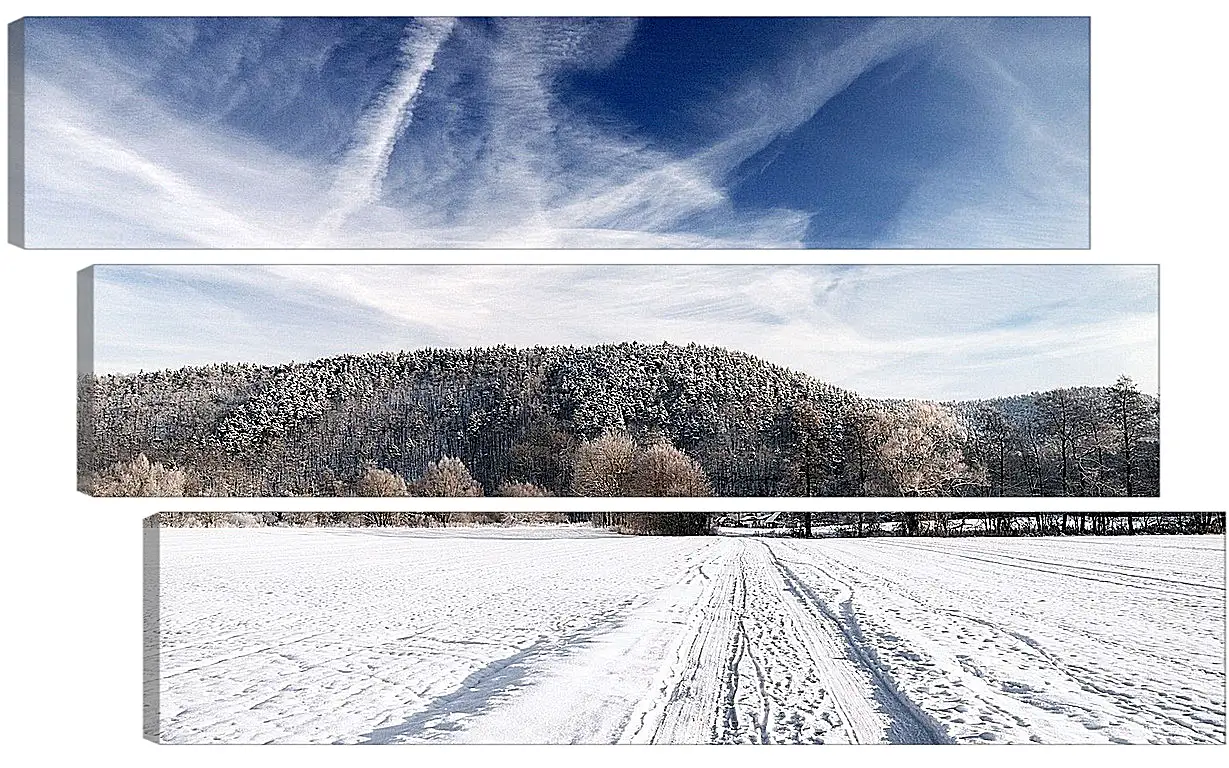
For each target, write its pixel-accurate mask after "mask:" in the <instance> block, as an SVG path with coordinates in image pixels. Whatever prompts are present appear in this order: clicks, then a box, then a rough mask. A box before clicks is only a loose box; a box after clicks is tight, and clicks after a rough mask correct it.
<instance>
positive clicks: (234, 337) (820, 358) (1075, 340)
mask: <svg viewBox="0 0 1229 768" xmlns="http://www.w3.org/2000/svg"><path fill="white" fill-rule="evenodd" d="M1156 277H1157V272H1156V269H1155V268H1154V267H1126V266H1123V267H1115V266H986V267H975V266H934V267H931V266H911V267H886V266H885V267H869V266H867V267H845V266H804V265H799V266H718V265H705V266H678V265H675V266H532V267H531V266H512V265H488V266H415V267H410V266H393V265H383V266H370V267H356V266H265V267H257V266H242V267H221V266H216V267H186V266H185V267H125V266H106V267H99V268H98V273H97V288H96V306H97V333H98V336H97V344H98V346H97V361H98V363H97V364H98V369H99V370H100V371H132V370H137V369H139V368H144V369H156V368H163V367H177V366H181V365H187V364H202V363H207V362H220V361H231V362H238V361H244V362H261V363H271V362H284V361H287V360H292V359H293V360H300V361H302V360H308V359H314V358H317V357H324V356H328V355H336V354H343V353H362V352H376V351H387V350H396V349H416V348H422V347H428V346H449V347H470V346H491V345H495V344H509V345H514V346H533V345H539V344H540V345H551V344H576V345H587V344H600V343H614V342H622V341H633V340H634V341H640V342H644V343H657V342H661V341H669V342H672V343H677V344H685V343H688V342H696V343H700V344H710V345H716V346H722V347H727V348H732V349H739V350H742V351H745V352H748V353H751V354H754V355H757V356H760V357H763V358H765V359H767V360H770V361H772V362H775V363H778V364H781V365H787V366H790V367H792V368H794V369H796V370H800V371H804V372H806V373H810V374H812V375H814V376H817V377H818V378H820V379H823V380H825V381H828V382H831V383H833V384H837V385H840V386H844V387H848V388H851V389H854V390H856V391H858V392H862V393H864V394H867V395H873V396H883V397H927V398H935V399H953V398H972V397H988V396H996V395H1005V394H1013V393H1019V392H1028V391H1033V390H1041V389H1049V388H1053V387H1059V386H1075V385H1084V384H1088V385H1094V384H1108V383H1112V382H1113V380H1114V379H1115V378H1116V377H1117V376H1118V375H1119V374H1121V373H1128V374H1129V375H1131V376H1133V377H1134V378H1135V379H1136V380H1137V381H1138V382H1139V383H1140V384H1141V386H1142V387H1143V388H1145V389H1146V390H1149V391H1155V388H1156V382H1157V354H1158V353H1157V342H1158V335H1157V333H1158V330H1157V329H1158V327H1157V314H1156V308H1157V304H1156V302H1157V280H1156ZM169 307H174V309H175V311H174V312H170V311H168V308H169Z"/></svg>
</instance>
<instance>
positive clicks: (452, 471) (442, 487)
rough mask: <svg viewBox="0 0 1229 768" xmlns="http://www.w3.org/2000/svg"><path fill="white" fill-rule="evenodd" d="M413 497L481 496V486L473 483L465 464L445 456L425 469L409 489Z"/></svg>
mask: <svg viewBox="0 0 1229 768" xmlns="http://www.w3.org/2000/svg"><path fill="white" fill-rule="evenodd" d="M411 495H413V496H481V495H482V486H481V485H479V484H478V483H477V482H475V481H474V478H473V477H472V476H471V475H470V473H469V468H467V467H466V466H465V462H463V461H461V460H460V459H458V458H456V457H449V456H445V457H444V458H442V459H440V460H439V461H437V462H433V463H432V464H431V465H429V466H428V467H427V471H426V472H424V473H423V476H422V477H421V478H419V479H418V481H417V482H415V483H414V485H413V487H412V488H411Z"/></svg>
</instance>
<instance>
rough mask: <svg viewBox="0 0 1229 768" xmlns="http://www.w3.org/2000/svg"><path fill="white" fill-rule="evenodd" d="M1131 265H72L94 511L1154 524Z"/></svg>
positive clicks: (1149, 384) (1149, 296)
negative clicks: (892, 517) (912, 510)
mask: <svg viewBox="0 0 1229 768" xmlns="http://www.w3.org/2000/svg"><path fill="white" fill-rule="evenodd" d="M1158 274H1159V273H1158V268H1157V267H1156V266H1155V265H969V264H964V265H910V266H892V265H879V266H867V265H764V264H759V265H688V266H682V265H571V266H559V265H502V264H501V265H448V266H439V265H436V266H432V265H365V266H364V265H311V266H308V265H288V266H286V265H284V266H272V265H267V266H262V265H193V266H186V265H184V266H166V265H163V266H159V265H97V266H94V267H90V268H89V269H86V270H84V271H82V272H81V273H80V279H79V290H80V296H81V302H80V304H81V309H80V311H81V318H80V320H81V322H80V327H81V338H80V350H79V356H78V357H79V366H78V368H79V380H78V388H79V390H78V391H79V400H78V420H79V430H78V478H77V482H78V488H79V489H80V490H82V491H83V492H85V493H88V494H91V495H95V496H150V495H159V496H195V495H201V496H401V495H417V496H481V495H486V496H492V495H502V496H603V497H614V496H743V497H772V496H845V497H850V496H896V497H902V496H914V497H916V496H933V497H951V496H1067V497H1069V496H1103V497H1105V496H1157V495H1159V477H1160V445H1159V400H1158V394H1159V392H1158V356H1159V355H1158V338H1159V336H1158Z"/></svg>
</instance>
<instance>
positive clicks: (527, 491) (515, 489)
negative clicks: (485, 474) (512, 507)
mask: <svg viewBox="0 0 1229 768" xmlns="http://www.w3.org/2000/svg"><path fill="white" fill-rule="evenodd" d="M495 495H496V496H509V497H525V498H543V497H546V496H550V495H552V494H551V492H550V491H548V490H546V489H545V488H543V487H542V486H540V485H534V484H533V483H517V482H503V483H500V484H499V488H497V489H496V490H495Z"/></svg>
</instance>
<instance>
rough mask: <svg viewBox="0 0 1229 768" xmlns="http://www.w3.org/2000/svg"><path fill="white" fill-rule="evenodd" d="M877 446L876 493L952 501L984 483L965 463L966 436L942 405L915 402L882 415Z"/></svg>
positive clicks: (873, 437) (874, 434)
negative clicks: (936, 497) (932, 497)
mask: <svg viewBox="0 0 1229 768" xmlns="http://www.w3.org/2000/svg"><path fill="white" fill-rule="evenodd" d="M870 430H871V433H870V441H869V442H870V443H871V444H872V445H876V446H877V447H878V450H877V452H876V457H875V458H876V462H875V473H874V475H873V478H872V485H871V487H872V489H873V490H874V491H875V492H876V493H877V494H878V495H883V496H949V495H955V494H957V493H958V492H959V491H960V489H961V488H962V487H964V486H971V485H976V484H977V483H978V479H979V478H978V476H977V473H976V472H975V471H974V470H973V469H972V468H971V467H970V466H969V465H968V464H967V463H966V462H965V455H964V447H965V432H964V429H963V428H962V427H961V426H960V424H959V423H958V422H957V421H956V418H955V416H954V415H953V414H952V413H951V412H950V411H948V410H947V409H945V408H943V407H942V406H940V405H938V404H937V403H927V402H921V403H909V404H906V405H905V406H903V407H901V408H899V409H897V410H896V411H895V412H889V411H884V412H882V413H880V414H877V415H876V417H875V419H873V420H872V422H871V425H870Z"/></svg>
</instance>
